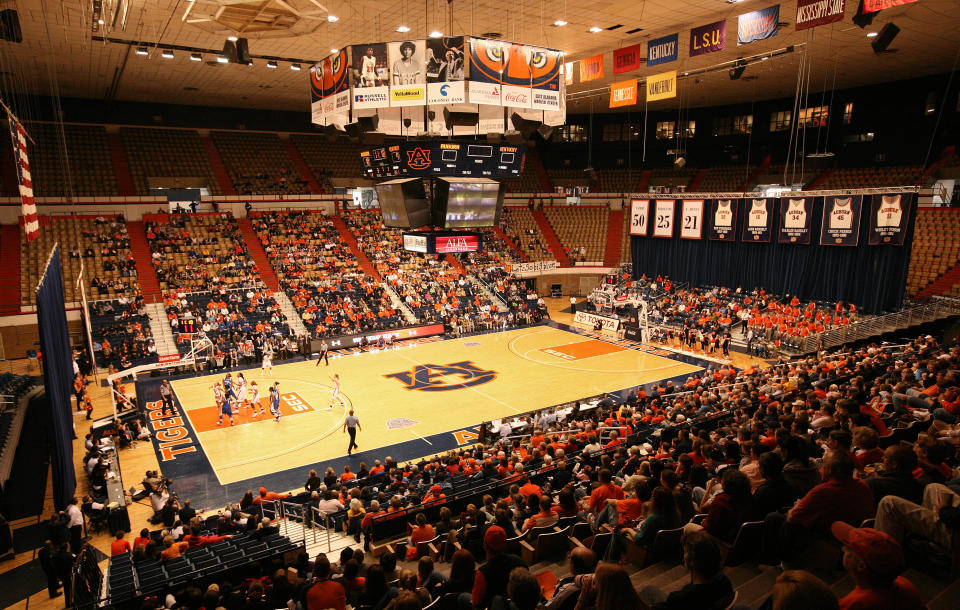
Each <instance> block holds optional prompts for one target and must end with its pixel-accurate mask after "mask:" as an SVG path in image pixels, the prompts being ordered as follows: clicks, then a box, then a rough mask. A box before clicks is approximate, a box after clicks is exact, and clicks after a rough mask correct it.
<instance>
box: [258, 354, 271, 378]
mask: <svg viewBox="0 0 960 610" xmlns="http://www.w3.org/2000/svg"><path fill="white" fill-rule="evenodd" d="M264 371H267V373H266V374H269V375H270V376H273V352H271V351H269V350H267V349H264V350H263V361H262V362H261V363H260V374H261V375H264V374H265V373H264Z"/></svg>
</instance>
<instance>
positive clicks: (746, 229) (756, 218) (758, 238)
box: [740, 197, 773, 243]
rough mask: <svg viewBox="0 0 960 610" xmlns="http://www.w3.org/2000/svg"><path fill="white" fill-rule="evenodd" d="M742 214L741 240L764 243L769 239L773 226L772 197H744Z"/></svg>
mask: <svg viewBox="0 0 960 610" xmlns="http://www.w3.org/2000/svg"><path fill="white" fill-rule="evenodd" d="M743 203H744V206H745V207H744V214H745V215H746V217H747V218H746V221H744V223H743V236H742V237H741V238H740V239H741V240H742V241H746V242H752V243H766V242H769V241H770V233H771V227H772V226H773V199H771V198H769V197H764V198H763V199H744V200H743Z"/></svg>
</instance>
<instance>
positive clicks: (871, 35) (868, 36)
mask: <svg viewBox="0 0 960 610" xmlns="http://www.w3.org/2000/svg"><path fill="white" fill-rule="evenodd" d="M876 37H877V33H876V32H869V33H868V34H867V38H876Z"/></svg>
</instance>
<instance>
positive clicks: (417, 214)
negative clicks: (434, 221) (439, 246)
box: [374, 178, 430, 229]
mask: <svg viewBox="0 0 960 610" xmlns="http://www.w3.org/2000/svg"><path fill="white" fill-rule="evenodd" d="M374 188H375V189H376V191H377V199H378V200H379V201H380V212H381V214H382V215H383V224H384V226H387V227H394V228H399V229H415V228H417V227H422V226H423V225H426V224H429V223H430V206H429V204H428V203H427V195H426V192H425V191H424V188H423V180H421V179H420V178H405V179H402V180H388V181H387V182H381V183H380V184H378V185H376V186H375V187H374Z"/></svg>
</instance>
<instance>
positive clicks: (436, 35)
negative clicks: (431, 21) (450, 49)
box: [430, 30, 443, 38]
mask: <svg viewBox="0 0 960 610" xmlns="http://www.w3.org/2000/svg"><path fill="white" fill-rule="evenodd" d="M430 38H443V32H438V31H437V30H434V31H432V32H430Z"/></svg>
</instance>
